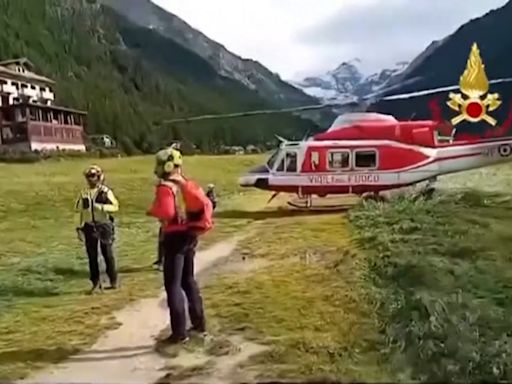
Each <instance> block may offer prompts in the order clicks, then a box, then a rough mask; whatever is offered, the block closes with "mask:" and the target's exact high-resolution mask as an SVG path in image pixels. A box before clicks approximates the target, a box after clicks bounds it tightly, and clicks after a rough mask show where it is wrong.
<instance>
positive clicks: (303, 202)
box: [287, 196, 355, 212]
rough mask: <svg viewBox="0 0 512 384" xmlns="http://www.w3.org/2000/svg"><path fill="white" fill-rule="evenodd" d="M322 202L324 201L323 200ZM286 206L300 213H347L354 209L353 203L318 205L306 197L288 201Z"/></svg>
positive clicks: (309, 197)
mask: <svg viewBox="0 0 512 384" xmlns="http://www.w3.org/2000/svg"><path fill="white" fill-rule="evenodd" d="M322 200H326V199H325V198H324V199H322ZM287 204H288V205H289V206H290V207H292V208H295V209H297V210H300V211H312V212H313V211H347V210H349V209H350V208H352V207H354V206H355V204H354V203H340V202H338V203H335V204H328V203H327V204H326V203H320V204H313V198H312V196H306V197H305V198H303V199H300V198H299V199H295V200H290V201H288V202H287Z"/></svg>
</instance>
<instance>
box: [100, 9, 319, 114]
mask: <svg viewBox="0 0 512 384" xmlns="http://www.w3.org/2000/svg"><path fill="white" fill-rule="evenodd" d="M100 2H101V3H102V4H103V5H105V6H108V7H110V8H112V9H114V10H115V11H116V12H118V13H120V14H121V15H123V16H125V17H127V18H128V19H129V20H130V21H132V22H133V23H136V24H138V25H139V26H142V27H146V28H149V29H153V30H156V31H157V32H158V33H161V34H162V35H163V36H165V37H168V38H170V39H173V40H174V41H176V42H178V43H179V44H182V45H183V46H185V47H187V48H189V49H190V50H192V51H193V52H195V53H196V54H198V55H199V56H201V57H203V58H204V59H205V60H207V61H208V62H210V63H211V64H212V65H213V66H214V68H216V69H217V71H218V72H219V73H220V74H221V75H223V76H226V77H229V78H232V79H234V80H237V81H239V82H241V83H242V84H243V85H245V86H246V87H248V88H249V89H252V90H254V91H256V92H257V93H258V94H260V95H261V96H262V97H263V98H265V99H267V100H269V101H271V102H273V103H275V104H276V105H278V106H283V107H294V106H302V105H307V104H315V103H316V102H318V100H317V99H316V98H314V97H312V96H310V95H308V94H306V93H304V92H303V91H302V90H300V89H298V88H296V87H295V86H293V85H292V84H290V83H288V82H286V81H284V80H282V79H281V77H280V76H279V75H278V74H276V73H274V72H272V71H270V70H269V69H267V68H266V67H265V66H263V65H262V64H261V63H259V62H258V61H256V60H253V59H248V58H242V57H240V56H239V55H237V54H235V53H233V52H231V51H229V50H228V49H227V48H226V47H225V46H224V45H222V44H221V43H219V42H217V41H214V40H213V39H210V38H209V37H208V36H206V35H205V34H204V33H202V32H201V31H199V30H197V29H195V28H193V27H192V26H191V25H190V24H188V23H187V22H186V21H185V20H183V19H181V18H179V17H178V16H176V15H175V14H173V13H172V12H169V11H167V10H165V9H163V8H162V7H160V6H158V5H157V4H155V3H153V2H151V1H150V0H100Z"/></svg>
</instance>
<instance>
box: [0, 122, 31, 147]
mask: <svg viewBox="0 0 512 384" xmlns="http://www.w3.org/2000/svg"><path fill="white" fill-rule="evenodd" d="M27 140H28V130H27V127H26V126H25V125H16V126H11V127H3V128H2V143H4V144H16V143H23V142H25V141H27Z"/></svg>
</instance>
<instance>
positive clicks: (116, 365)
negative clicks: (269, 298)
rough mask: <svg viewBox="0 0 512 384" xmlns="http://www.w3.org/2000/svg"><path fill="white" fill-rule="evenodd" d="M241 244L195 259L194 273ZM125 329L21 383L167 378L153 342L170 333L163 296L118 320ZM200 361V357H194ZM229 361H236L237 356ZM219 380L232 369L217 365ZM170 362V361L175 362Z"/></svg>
mask: <svg viewBox="0 0 512 384" xmlns="http://www.w3.org/2000/svg"><path fill="white" fill-rule="evenodd" d="M237 242H238V240H237V239H231V240H228V241H224V242H220V243H218V244H216V245H214V246H213V247H211V248H209V249H208V250H206V251H203V252H199V253H198V254H197V261H196V270H197V272H200V271H204V270H205V269H207V268H208V267H210V266H212V265H213V264H214V263H215V262H217V261H219V260H220V259H222V258H224V257H227V256H229V255H230V254H231V253H232V252H233V251H234V249H235V247H236V245H237ZM115 317H116V319H117V321H118V322H119V323H120V324H121V326H120V327H119V328H117V329H115V330H113V331H110V332H108V333H106V334H105V335H103V336H102V337H101V338H100V339H99V340H98V341H97V342H96V344H94V345H93V346H92V347H91V348H90V349H89V350H87V351H84V352H82V353H80V354H78V355H76V356H73V357H71V358H70V359H68V360H67V361H65V362H62V363H60V364H57V365H54V366H52V367H50V368H48V369H45V370H43V371H40V372H38V373H36V374H35V375H33V376H31V377H29V378H28V379H25V380H23V381H20V383H34V384H35V383H52V384H55V383H82V384H83V383H88V384H89V383H90V384H96V383H97V384H100V383H101V384H106V383H112V384H114V383H116V384H124V383H134V384H144V383H147V384H150V383H154V382H156V381H157V380H159V379H160V378H161V377H162V376H164V375H165V374H166V369H165V367H166V366H167V367H168V366H169V363H170V359H169V358H164V357H162V356H161V355H159V354H158V353H156V352H155V350H154V346H155V338H156V336H157V335H158V334H159V333H160V332H162V330H164V329H166V328H167V327H168V323H169V315H168V309H167V304H166V300H165V295H164V294H163V293H162V295H160V297H158V298H154V299H147V300H142V301H139V302H137V303H135V304H133V305H130V306H128V307H126V308H125V309H123V310H121V311H119V312H117V313H116V314H115ZM239 347H240V351H239V353H238V355H240V357H243V356H245V355H246V354H252V353H253V352H254V353H257V352H259V351H260V349H259V348H258V346H253V345H249V344H248V343H245V344H244V343H243V342H241V343H239ZM188 355H190V356H188V357H187V354H185V355H183V356H182V355H180V356H178V357H177V358H176V363H179V364H180V365H186V363H187V362H186V361H183V360H184V359H185V360H186V359H187V358H189V359H193V358H194V356H193V355H192V354H188ZM195 357H197V356H195ZM230 359H231V361H236V358H235V359H233V356H232V357H231V358H230ZM217 360H218V361H214V362H213V363H215V364H214V365H215V366H216V367H217V369H216V371H217V375H215V374H214V375H213V376H210V379H211V380H209V381H210V382H223V377H224V375H225V374H227V372H226V369H229V367H228V366H226V365H225V364H222V361H220V360H219V359H217ZM171 362H172V361H171Z"/></svg>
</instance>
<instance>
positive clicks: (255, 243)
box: [204, 211, 387, 380]
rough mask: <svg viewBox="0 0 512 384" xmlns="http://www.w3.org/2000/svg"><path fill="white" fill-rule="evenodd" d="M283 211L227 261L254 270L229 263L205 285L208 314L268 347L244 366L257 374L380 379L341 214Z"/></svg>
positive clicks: (225, 328) (368, 308) (371, 319)
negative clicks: (252, 264) (304, 213)
mask: <svg viewBox="0 0 512 384" xmlns="http://www.w3.org/2000/svg"><path fill="white" fill-rule="evenodd" d="M286 212H287V211H284V212H282V215H283V217H282V218H273V219H268V220H266V221H265V222H263V223H262V225H259V226H258V227H257V230H256V231H255V233H254V234H253V235H252V236H251V238H250V239H248V240H247V241H246V242H244V244H243V245H241V246H240V249H239V252H238V254H236V255H235V256H234V259H233V260H232V262H231V264H232V266H233V264H235V263H242V264H243V263H248V264H249V265H250V264H251V263H254V265H259V266H260V268H257V269H252V270H248V271H246V272H243V273H241V272H240V271H237V270H236V269H237V268H236V267H233V268H232V269H234V270H231V271H230V272H227V271H229V269H228V270H227V271H224V272H223V273H220V272H219V273H220V274H219V276H218V277H216V278H215V279H213V280H211V281H210V283H209V284H208V285H207V286H206V287H205V291H204V297H205V301H206V304H205V305H206V308H207V311H208V315H209V317H210V319H215V321H216V322H217V326H218V327H220V332H222V333H228V334H229V333H239V332H242V333H243V335H244V336H245V337H248V338H250V339H252V340H255V341H258V342H260V343H263V344H267V345H269V346H270V347H271V349H270V352H269V353H265V354H263V355H260V356H258V357H257V358H255V359H252V360H251V361H250V362H248V364H247V365H248V366H250V367H251V369H256V370H258V371H259V372H261V374H260V377H261V378H262V379H263V378H268V379H276V378H282V379H287V380H292V379H304V378H310V379H314V378H315V379H318V378H320V377H322V378H332V379H344V380H362V379H367V380H385V379H386V377H387V376H386V372H385V369H384V368H383V367H381V366H380V364H379V361H378V353H377V351H378V349H379V345H381V344H382V343H383V340H381V338H380V337H379V335H378V333H377V332H376V331H377V329H378V326H377V319H376V317H375V316H374V315H373V310H372V304H371V303H370V302H369V301H368V298H367V292H366V289H365V287H364V285H363V284H362V282H363V281H362V276H363V275H364V268H365V267H364V257H361V256H359V255H357V254H355V253H353V252H352V251H351V250H350V241H349V240H350V234H349V233H348V232H347V230H346V221H345V219H343V218H342V217H341V216H340V215H339V214H337V215H336V214H334V215H332V214H331V215H320V216H308V215H298V216H296V215H291V216H290V214H286ZM286 216H289V217H286ZM242 255H245V257H246V259H245V261H243V262H241V261H240V260H241V258H242ZM228 267H229V265H228ZM241 268H242V267H241ZM242 269H243V268H242Z"/></svg>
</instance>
